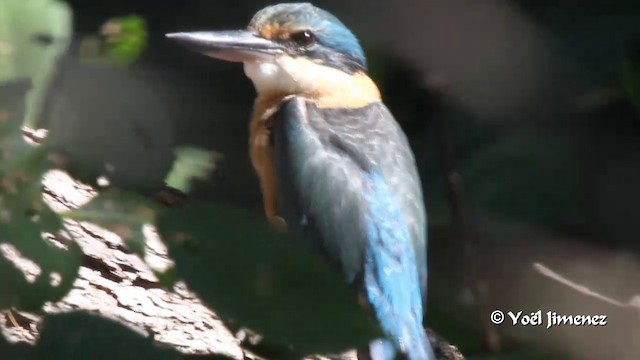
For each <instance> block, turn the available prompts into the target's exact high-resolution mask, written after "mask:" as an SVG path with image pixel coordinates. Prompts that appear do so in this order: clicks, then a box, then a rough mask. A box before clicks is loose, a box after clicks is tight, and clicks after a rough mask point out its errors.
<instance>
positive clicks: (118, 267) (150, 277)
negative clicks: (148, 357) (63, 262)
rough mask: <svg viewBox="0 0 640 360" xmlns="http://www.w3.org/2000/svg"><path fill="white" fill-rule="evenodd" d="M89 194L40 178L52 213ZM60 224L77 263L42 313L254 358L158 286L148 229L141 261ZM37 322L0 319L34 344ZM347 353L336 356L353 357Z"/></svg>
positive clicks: (440, 349) (184, 295)
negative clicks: (87, 318) (91, 317)
mask: <svg viewBox="0 0 640 360" xmlns="http://www.w3.org/2000/svg"><path fill="white" fill-rule="evenodd" d="M95 195H96V192H95V191H94V190H93V189H92V188H90V187H88V186H86V185H83V184H80V183H78V182H76V181H74V180H73V179H71V178H70V177H69V176H68V175H66V174H65V173H63V172H60V171H52V172H50V173H49V174H47V176H45V179H44V196H45V200H46V201H47V203H48V204H49V205H50V206H51V207H52V208H53V209H54V210H56V211H62V210H65V209H69V208H75V207H78V206H80V205H82V204H84V203H86V202H88V201H89V200H90V199H91V198H93V197H94V196H95ZM65 226H66V229H67V231H69V232H71V233H73V235H74V238H75V239H77V241H78V243H79V244H80V246H81V247H82V250H83V252H84V261H83V265H82V267H81V268H80V271H79V276H78V278H77V279H76V281H75V284H74V286H73V289H72V290H71V292H69V294H68V295H67V296H66V297H65V298H64V299H62V300H61V301H60V302H57V303H54V304H47V305H45V307H44V311H45V312H46V313H59V312H68V311H73V310H86V311H90V312H94V313H98V314H101V315H103V316H106V317H109V318H113V319H117V320H118V321H120V322H122V323H124V324H126V325H128V326H130V327H132V328H134V329H137V330H138V331H141V332H143V333H146V334H148V335H149V336H150V337H152V338H153V339H155V341H157V342H158V343H162V344H166V345H170V346H172V347H174V348H176V349H178V350H179V351H181V352H183V353H185V354H222V355H226V356H229V357H231V358H233V359H258V358H259V357H257V356H256V355H254V354H253V353H252V352H251V351H249V350H247V349H246V348H244V344H245V342H246V341H249V339H250V338H251V337H250V336H245V335H244V334H243V333H244V332H239V333H238V334H236V335H234V334H233V333H232V332H231V330H229V329H228V328H227V327H226V326H225V325H224V324H223V323H222V321H221V320H220V319H219V318H218V317H217V315H216V314H215V313H214V312H213V311H211V310H209V309H208V308H207V307H206V306H205V305H204V304H203V303H202V302H201V301H200V300H199V299H198V298H197V296H196V295H195V294H193V293H192V292H191V291H190V290H189V289H188V288H187V286H186V285H185V284H184V283H178V284H177V285H176V287H175V288H174V289H173V291H168V290H167V289H164V288H163V287H161V285H160V284H159V283H158V279H157V278H156V277H155V275H154V274H153V272H152V271H151V269H150V268H149V266H152V267H154V268H156V267H157V268H164V267H167V266H169V265H170V264H171V260H170V259H169V258H168V257H167V250H166V248H165V247H164V245H163V244H162V242H161V241H160V239H159V237H158V235H157V233H156V232H155V230H154V229H153V228H152V227H148V228H146V229H145V235H146V238H147V242H148V246H147V251H146V254H145V259H144V260H145V261H143V260H142V259H140V258H139V257H137V256H136V255H134V254H132V253H131V252H130V251H128V250H127V249H126V248H125V246H124V245H123V242H122V240H121V239H120V238H119V237H118V236H116V235H115V234H113V233H111V232H109V231H106V230H104V229H102V228H100V227H98V226H96V225H93V224H90V223H85V222H76V221H68V220H66V221H65ZM148 264H149V265H148ZM40 320H41V319H40V318H39V317H38V316H36V315H33V314H28V313H19V312H15V311H12V312H11V313H5V316H2V317H0V327H1V330H2V332H3V333H4V335H5V337H7V338H8V339H9V340H10V341H12V342H16V341H21V342H29V343H34V342H36V341H37V337H38V327H37V326H38V324H39V322H40ZM429 336H430V337H431V340H432V342H433V343H434V344H435V348H436V352H437V354H438V358H439V359H447V360H460V359H463V357H462V355H461V354H460V352H459V351H458V350H457V349H456V348H455V347H454V346H452V345H450V344H448V343H447V342H446V341H444V340H442V339H441V338H439V337H437V335H435V334H433V333H431V332H430V333H429ZM354 353H355V352H350V353H348V354H343V355H341V356H340V358H343V359H354V358H355V355H354Z"/></svg>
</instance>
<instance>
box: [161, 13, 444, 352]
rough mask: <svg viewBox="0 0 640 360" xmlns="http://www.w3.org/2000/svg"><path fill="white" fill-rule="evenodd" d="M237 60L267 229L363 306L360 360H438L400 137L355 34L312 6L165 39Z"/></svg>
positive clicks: (418, 200) (423, 241)
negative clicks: (316, 262)
mask: <svg viewBox="0 0 640 360" xmlns="http://www.w3.org/2000/svg"><path fill="white" fill-rule="evenodd" d="M166 36H167V38H169V39H171V40H174V41H177V42H178V43H180V44H182V45H183V46H186V47H187V48H189V49H191V50H194V51H197V52H200V53H202V54H205V55H207V56H210V57H212V58H216V59H220V60H226V61H231V62H240V63H243V66H244V73H245V75H246V76H247V77H248V78H249V79H250V80H251V81H252V82H253V85H254V88H255V90H256V93H257V96H256V99H255V102H254V105H253V112H252V114H251V118H250V122H249V156H250V158H251V162H252V165H253V168H254V170H255V172H256V173H257V176H258V180H259V183H260V187H261V191H262V196H263V206H264V212H265V215H266V217H267V218H268V220H269V222H271V223H272V224H274V226H276V227H277V228H279V229H281V230H283V231H292V232H299V233H302V234H305V235H306V236H307V238H308V239H311V241H310V242H311V244H312V245H313V246H314V247H315V249H316V250H317V251H319V252H320V253H322V255H323V256H324V258H325V259H326V260H327V262H329V263H330V264H331V265H332V266H334V267H335V268H336V270H337V271H340V272H341V273H342V275H343V277H344V279H345V281H346V282H347V283H349V284H350V285H352V286H354V287H356V288H357V289H358V291H359V294H360V296H361V297H362V298H363V299H365V300H366V304H367V307H368V308H369V309H370V310H371V311H372V315H373V316H374V317H375V318H376V320H377V322H378V324H379V325H380V328H381V329H382V332H383V334H384V337H383V338H380V339H372V340H371V342H370V343H369V346H368V348H367V349H365V352H364V353H362V356H363V357H369V358H371V359H374V360H391V359H395V358H396V356H397V355H398V354H404V356H406V357H407V358H408V359H410V360H432V359H435V357H434V352H433V349H432V347H431V344H430V342H429V340H428V337H427V335H426V333H425V331H424V328H423V326H422V322H423V307H424V306H425V300H426V290H427V234H426V228H427V214H426V207H425V204H424V199H423V195H422V185H421V180H420V177H419V173H418V170H417V165H416V161H415V156H414V154H413V152H412V150H411V148H410V145H409V142H408V139H407V136H406V134H405V133H404V132H403V130H402V129H401V127H400V126H399V124H398V123H397V122H396V120H395V119H394V117H393V115H392V114H391V112H390V111H389V109H388V108H387V107H386V106H385V104H384V102H383V101H382V98H381V93H380V90H379V89H378V87H377V85H376V84H375V82H374V81H373V80H372V79H371V77H370V76H369V74H368V72H367V59H366V57H365V54H364V51H363V48H362V46H361V45H360V42H359V40H358V38H357V37H356V36H355V35H354V34H353V32H352V31H351V30H349V29H348V28H347V27H346V26H345V25H344V24H343V23H342V22H341V21H340V20H339V19H338V18H336V17H335V16H334V15H332V14H331V13H330V12H328V11H326V10H324V9H321V8H318V7H316V6H314V5H312V4H311V3H282V4H276V5H271V6H267V7H265V8H263V9H262V10H259V11H258V12H257V13H256V14H255V15H254V17H253V18H252V19H251V21H250V23H249V25H248V26H247V27H246V28H245V29H241V30H225V31H193V32H175V33H169V34H166Z"/></svg>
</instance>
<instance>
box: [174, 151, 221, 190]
mask: <svg viewBox="0 0 640 360" xmlns="http://www.w3.org/2000/svg"><path fill="white" fill-rule="evenodd" d="M174 152H175V154H176V159H175V161H174V163H173V168H172V169H171V171H170V172H169V174H168V175H167V177H166V178H165V180H164V182H165V184H166V185H167V186H169V187H171V188H173V189H178V190H180V191H182V192H183V193H189V192H190V191H191V182H192V181H193V180H194V179H200V180H203V179H206V178H207V176H208V175H209V174H210V173H211V172H212V171H213V170H214V169H215V166H216V163H217V162H218V161H220V160H222V155H221V154H218V153H216V152H213V151H206V150H202V149H198V148H195V147H192V146H184V147H178V148H176V149H174ZM185 175H186V176H185Z"/></svg>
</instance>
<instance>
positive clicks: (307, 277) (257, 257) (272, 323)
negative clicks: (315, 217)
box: [157, 204, 381, 353]
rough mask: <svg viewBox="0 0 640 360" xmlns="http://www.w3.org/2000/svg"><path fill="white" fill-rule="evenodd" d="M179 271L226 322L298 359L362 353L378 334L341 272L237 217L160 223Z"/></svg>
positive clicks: (221, 213) (212, 213)
mask: <svg viewBox="0 0 640 360" xmlns="http://www.w3.org/2000/svg"><path fill="white" fill-rule="evenodd" d="M157 225H158V230H159V232H160V234H161V236H162V238H163V239H164V241H165V243H166V245H167V247H168V248H169V255H170V257H171V258H172V259H174V260H175V262H176V271H177V273H178V275H179V276H180V277H181V278H183V279H184V280H185V281H186V282H187V283H188V284H189V286H190V288H192V289H193V290H194V291H196V292H197V293H198V294H199V295H200V297H201V298H202V299H203V300H204V301H205V302H207V303H208V304H209V305H211V306H212V308H213V309H215V310H216V311H217V312H218V314H219V315H220V316H221V317H222V318H223V319H225V320H226V321H230V322H232V323H234V324H236V325H239V326H247V327H249V328H252V329H254V330H256V331H258V332H260V333H262V334H263V335H264V336H265V339H266V340H268V341H273V342H280V343H282V344H289V345H292V346H293V347H294V348H295V349H296V351H299V352H303V353H337V352H340V351H343V350H346V349H349V348H352V347H360V346H364V345H365V344H367V343H368V342H369V341H370V340H372V339H374V338H377V337H379V336H381V332H380V330H379V328H378V326H377V325H376V323H375V322H374V321H373V319H372V318H371V317H370V316H369V314H368V313H367V312H365V311H364V310H363V309H362V308H361V307H360V306H359V305H358V303H357V301H356V299H357V295H356V292H355V291H354V290H353V289H351V288H349V287H348V286H347V285H346V283H345V281H344V279H343V278H342V277H341V276H340V275H339V272H337V271H334V270H333V269H330V268H329V266H328V265H327V263H325V261H324V260H323V259H321V258H320V257H318V256H315V255H312V254H311V252H310V251H309V249H307V248H306V247H305V246H303V242H302V240H301V239H296V238H293V237H290V236H284V235H280V234H277V233H274V232H272V231H271V230H270V228H269V226H268V225H267V223H266V221H264V220H263V219H261V218H258V217H255V216H253V215H251V214H249V213H246V212H243V211H241V210H237V209H233V208H228V207H221V206H214V205H197V204H196V205H189V206H186V207H184V208H177V209H171V210H169V211H168V212H166V213H164V214H162V215H161V216H160V217H159V218H158V223H157Z"/></svg>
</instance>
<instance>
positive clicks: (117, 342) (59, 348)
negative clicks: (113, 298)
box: [33, 312, 181, 360]
mask: <svg viewBox="0 0 640 360" xmlns="http://www.w3.org/2000/svg"><path fill="white" fill-rule="evenodd" d="M34 353H35V356H34V357H33V359H34V360H35V359H38V360H40V359H41V360H44V359H60V360H62V359H96V360H98V359H104V360H108V359H130V360H139V359H154V360H155V359H158V360H164V359H167V360H168V359H175V360H178V359H181V355H180V354H179V353H178V352H177V351H175V350H171V349H163V348H160V347H157V346H155V345H154V344H153V341H152V339H151V338H149V337H145V336H143V335H142V334H140V333H139V332H134V331H133V330H131V329H130V328H127V327H125V326H124V325H122V324H120V323H118V322H116V321H114V320H109V319H105V318H101V317H99V316H96V315H90V314H88V313H82V312H78V313H68V314H58V315H49V316H47V317H46V318H45V320H44V323H43V325H42V332H41V335H40V339H39V340H38V343H37V345H36V348H35V351H34Z"/></svg>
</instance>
